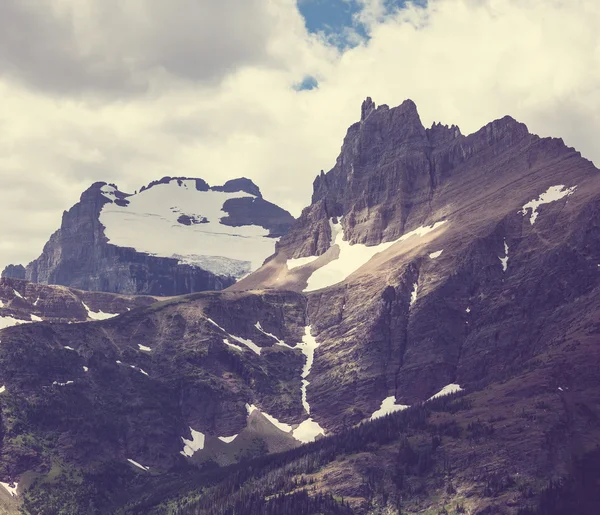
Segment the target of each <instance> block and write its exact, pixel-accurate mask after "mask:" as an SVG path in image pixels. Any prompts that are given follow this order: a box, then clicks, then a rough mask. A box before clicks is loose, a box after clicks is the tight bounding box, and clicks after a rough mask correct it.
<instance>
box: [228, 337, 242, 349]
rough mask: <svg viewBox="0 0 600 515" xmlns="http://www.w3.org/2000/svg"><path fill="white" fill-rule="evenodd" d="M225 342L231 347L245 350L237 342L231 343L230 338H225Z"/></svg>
mask: <svg viewBox="0 0 600 515" xmlns="http://www.w3.org/2000/svg"><path fill="white" fill-rule="evenodd" d="M223 343H224V344H225V345H229V346H230V347H233V348H234V349H236V350H239V351H241V352H243V351H244V349H242V348H241V347H240V346H239V345H236V344H235V343H229V340H228V339H227V338H223Z"/></svg>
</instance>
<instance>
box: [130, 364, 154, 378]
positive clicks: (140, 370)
mask: <svg viewBox="0 0 600 515" xmlns="http://www.w3.org/2000/svg"><path fill="white" fill-rule="evenodd" d="M129 366H130V367H131V368H133V369H134V370H137V371H138V372H141V373H142V374H144V375H145V376H148V377H150V376H149V375H148V372H145V371H144V370H142V369H141V368H140V367H136V366H135V365H129Z"/></svg>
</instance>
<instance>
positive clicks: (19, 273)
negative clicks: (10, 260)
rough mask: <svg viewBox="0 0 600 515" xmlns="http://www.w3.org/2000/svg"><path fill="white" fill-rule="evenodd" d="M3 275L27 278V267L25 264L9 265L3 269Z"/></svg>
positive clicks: (13, 277)
mask: <svg viewBox="0 0 600 515" xmlns="http://www.w3.org/2000/svg"><path fill="white" fill-rule="evenodd" d="M2 277H9V278H11V279H25V267H24V266H23V265H8V266H6V267H5V268H4V270H2Z"/></svg>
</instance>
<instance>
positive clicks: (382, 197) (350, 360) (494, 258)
mask: <svg viewBox="0 0 600 515" xmlns="http://www.w3.org/2000/svg"><path fill="white" fill-rule="evenodd" d="M184 183H185V182H184V181H183V180H182V185H178V183H175V184H177V185H175V184H174V183H173V181H167V183H166V184H165V185H166V186H168V187H177V188H184V186H183V184H184ZM187 186H188V189H190V187H191V185H190V184H189V183H188V184H187ZM246 186H248V188H247V189H246V191H245V193H246V194H247V195H254V196H256V195H257V192H256V190H251V187H250V186H249V185H247V184H246V185H245V186H244V188H246ZM155 187H157V185H153V186H152V187H151V188H150V191H151V190H152V189H153V188H155ZM194 187H196V186H195V185H194ZM203 187H204V186H203V184H202V183H201V184H200V188H203ZM239 187H240V185H239V184H237V185H233V186H231V185H229V186H227V185H225V186H224V187H223V188H221V189H218V190H215V191H218V192H219V193H223V194H229V193H231V192H230V191H228V190H229V189H232V190H234V191H239V190H237V188H239ZM99 188H100V191H101V195H102V196H108V197H109V198H110V199H112V200H113V202H112V203H110V204H108V203H107V205H109V207H110V208H109V209H108V210H107V211H106V212H104V211H103V213H104V214H102V213H101V214H100V215H99V220H100V221H99V222H98V223H100V222H102V223H103V224H104V226H105V227H106V232H107V234H106V237H109V238H111V236H110V234H111V232H110V231H111V220H110V218H111V217H113V216H114V217H118V216H121V213H122V212H121V211H120V210H121V209H127V207H134V208H135V209H134V210H133V211H130V212H129V213H138V212H143V209H141V208H140V207H139V206H138V205H137V204H136V201H135V200H133V199H132V197H124V196H122V195H121V194H120V192H118V190H116V189H111V188H107V187H106V186H100V187H99ZM184 190H185V188H184ZM143 193H144V192H140V193H139V194H138V195H141V194H143ZM247 198H252V197H246V196H241V197H238V198H235V199H231V202H233V203H234V204H236V206H237V207H239V209H240V211H238V214H237V215H235V214H231V212H230V216H229V217H227V219H226V220H227V222H229V223H232V224H236V223H241V222H242V221H244V220H252V221H253V222H254V223H256V224H260V223H261V222H260V220H259V218H257V217H258V215H256V214H254V213H253V212H252V211H251V210H252V207H251V204H253V203H255V202H256V201H255V200H252V201H248V200H246V199H247ZM126 201H128V202H129V204H125V202H126ZM102 202H104V201H102ZM227 202H229V200H228V201H227ZM120 204H122V205H120ZM238 204H239V206H238ZM242 204H243V205H242ZM103 205H104V204H103ZM124 206H127V207H124ZM177 209H178V210H177V211H174V212H172V213H173V216H177V217H180V216H185V217H186V218H184V219H182V220H185V221H184V222H182V225H184V226H185V227H196V226H199V227H201V226H202V225H203V224H206V223H207V222H204V221H203V218H202V217H206V218H209V219H210V217H209V216H206V215H205V214H203V213H202V212H199V211H190V210H186V209H179V208H177ZM123 216H124V215H123ZM169 216H170V215H169ZM236 216H237V217H238V218H236ZM265 216H267V215H265ZM104 217H106V218H104ZM268 217H270V215H268ZM103 220H104V222H103ZM188 222H189V224H188ZM208 223H210V222H208ZM221 223H222V224H223V223H225V222H224V220H223V219H222V220H221ZM599 227H600V173H599V171H598V170H597V169H596V168H595V167H594V165H593V164H592V163H591V162H589V161H587V160H585V159H583V158H582V157H581V156H580V154H579V153H578V152H576V151H575V150H573V149H571V148H568V147H566V146H565V145H564V144H563V142H562V141H561V140H558V139H550V138H539V137H537V136H535V135H532V134H530V133H529V131H528V130H527V128H526V127H525V126H524V125H523V124H520V123H518V122H516V121H515V120H513V119H512V118H509V117H506V118H503V119H501V120H497V121H494V122H492V123H490V124H488V125H486V126H485V127H484V128H482V129H481V130H479V131H477V132H476V133H474V134H471V135H469V136H464V135H462V134H461V133H460V130H459V129H458V128H457V127H455V126H452V127H447V126H442V125H439V124H434V125H433V126H432V127H431V128H429V129H425V128H424V127H423V125H422V124H421V121H420V119H419V116H418V113H417V110H416V107H415V105H414V103H412V102H411V101H406V102H404V103H403V104H402V105H401V106H399V107H397V108H393V109H390V108H388V107H387V106H380V107H379V108H377V107H376V106H375V105H374V103H373V102H372V101H371V100H370V99H367V101H366V102H365V103H364V104H363V106H362V112H361V120H360V122H358V123H357V124H355V125H353V126H352V127H350V129H349V130H348V134H347V135H346V138H345V140H344V145H343V147H342V150H341V153H340V156H339V157H338V159H337V161H336V164H335V166H334V167H333V169H332V170H331V171H329V172H328V173H327V174H325V173H322V174H321V175H320V176H319V177H317V179H316V180H315V183H314V193H313V198H312V203H311V205H310V206H309V207H307V208H306V209H305V210H304V212H303V213H302V216H301V217H300V219H299V220H298V221H297V222H296V223H295V224H294V225H293V227H292V228H291V230H290V231H289V232H288V233H287V234H286V235H284V236H283V237H282V238H281V240H280V241H279V243H278V244H277V253H276V254H275V255H274V256H272V257H271V258H270V259H269V260H268V261H267V262H266V263H265V264H264V265H263V266H262V267H260V268H259V269H258V270H256V271H255V272H253V273H252V274H250V275H249V276H247V277H245V278H243V279H241V280H240V281H238V282H237V283H235V284H234V285H232V286H231V287H229V288H228V290H226V291H224V292H216V293H199V294H193V295H188V296H185V297H180V298H176V299H169V300H166V301H164V302H160V303H155V304H152V305H151V306H148V307H142V308H140V309H136V310H132V311H131V312H126V313H124V314H123V315H121V316H119V317H116V318H113V319H110V320H105V321H102V322H93V323H84V324H49V323H47V322H44V323H37V324H27V325H26V326H24V325H21V326H19V327H11V328H8V329H6V330H4V331H3V333H2V335H1V340H2V345H0V385H4V386H3V389H2V394H1V395H0V406H1V409H2V431H3V432H2V435H3V447H2V455H1V456H2V459H1V461H0V466H1V467H3V468H0V480H1V481H3V482H7V481H17V480H18V481H19V484H20V485H21V486H20V487H19V488H20V489H19V495H21V496H22V498H23V499H24V503H25V504H24V506H25V507H26V512H27V513H51V511H44V510H45V509H46V507H47V506H49V505H50V504H49V501H48V499H50V498H51V499H52V500H53V502H59V501H60V502H63V503H66V502H68V503H70V504H69V506H73V508H72V511H67V513H78V512H81V510H82V509H83V508H85V509H88V510H89V511H90V512H91V513H178V514H185V513H194V514H198V513H210V514H211V515H215V514H221V513H223V514H226V513H227V514H229V513H234V512H236V510H237V512H239V510H240V506H245V507H246V508H247V509H248V510H249V511H248V513H251V514H253V513H277V509H276V508H275V506H279V507H281V506H285V507H284V508H281V509H280V512H286V513H294V511H293V510H294V509H296V508H297V507H298V506H303V507H304V508H302V509H305V512H307V513H310V512H311V511H310V510H313V512H323V513H357V514H367V513H369V514H383V513H405V512H406V513H417V512H420V513H424V512H428V511H427V510H429V512H430V513H438V512H442V513H444V512H447V513H452V514H454V513H465V512H466V513H479V514H482V515H483V514H493V513H503V514H504V513H506V514H515V515H516V514H517V513H519V514H521V515H523V514H524V513H531V512H527V511H520V510H527V509H530V508H531V509H533V508H535V507H537V506H542V507H543V506H545V505H544V502H546V503H548V499H552V495H556V493H557V492H559V491H563V490H564V491H566V490H568V489H570V490H569V495H571V496H572V497H573V498H578V497H579V498H580V499H584V498H585V499H590V496H589V495H588V494H589V492H593V491H594V490H595V486H596V483H597V481H598V480H600V470H597V467H596V468H594V466H593V465H590V463H592V464H593V463H594V462H595V460H596V459H597V448H598V446H599V445H600V408H599V406H600V378H599V376H598V373H597V364H598V362H599V359H600V347H599V346H598V345H597V342H598V341H600V340H599V335H598V331H599V329H598V328H599V325H598V314H599V313H600V283H599V281H600V277H599V274H600V271H599V270H600V268H599V267H600V238H599V236H600V229H599ZM273 230H276V229H273ZM142 232H143V231H142ZM282 232H283V231H282ZM277 234H281V232H279V233H277ZM121 236H122V235H120V236H119V235H115V236H114V237H115V238H117V237H121ZM127 237H130V236H129V235H127ZM249 237H250V238H252V235H249ZM111 241H112V239H111ZM136 248H138V247H137V246H136ZM146 251H147V252H151V251H152V250H150V249H146ZM154 252H157V251H156V250H155V251H154ZM156 259H159V258H156ZM28 271H29V269H28ZM5 281H6V279H5ZM18 291H20V290H18ZM6 295H7V297H6V298H7V299H8V296H10V291H9V292H8V293H7V294H6ZM14 296H15V294H14V293H13V297H14ZM24 296H25V295H24ZM25 297H26V298H28V299H29V298H30V297H31V298H32V295H27V296H25ZM2 298H3V299H4V297H2ZM11 298H12V297H11ZM86 304H87V301H86ZM72 406H77V408H78V409H77V410H75V411H74V410H73V409H72ZM394 412H396V413H394ZM392 413H394V414H393V415H391V416H390V417H385V418H382V417H384V415H386V414H392ZM369 421H370V422H369ZM361 422H369V423H366V424H362V425H358V424H360V423H361ZM357 426H358V427H357ZM323 435H325V436H332V438H321V437H322V436H323ZM305 442H312V443H309V444H308V445H306V446H299V445H300V443H305ZM286 450H287V452H286V453H284V454H282V455H278V456H274V457H273V458H272V459H270V458H265V457H263V458H261V459H260V460H259V461H251V462H249V463H248V465H247V466H246V465H240V466H239V467H238V468H235V466H234V467H233V468H231V469H217V468H214V467H216V465H217V464H218V465H222V466H223V465H229V464H232V463H234V462H236V461H239V460H240V459H246V458H252V457H255V456H261V455H264V454H265V453H266V452H279V451H286ZM128 460H132V461H128ZM194 466H200V467H201V470H200V472H198V471H197V469H196V468H194ZM202 467H204V468H202ZM582 471H585V473H583V472H582ZM584 476H585V477H586V478H587V479H585V481H584V480H583V479H581V478H582V477H584ZM57 477H58V478H59V479H56V478H57ZM78 477H83V478H84V479H83V480H81V481H80V482H79V483H78V482H77V480H76V479H73V478H78ZM34 479H35V480H37V482H34V483H33V486H32V487H29V488H27V487H28V485H30V484H32V482H33V481H34ZM305 485H310V486H309V487H308V488H307V489H305V490H306V492H307V493H308V495H309V496H310V497H311V498H312V501H311V500H310V499H307V498H303V497H301V496H300V497H298V494H299V493H301V491H302V490H303V489H304V486H305ZM9 486H10V485H9ZM546 488H547V490H545V489H546ZM561 489H562V490H561ZM200 491H201V492H202V495H200V494H199V493H198V492H200ZM73 492H77V494H76V495H75V494H73ZM544 492H545V493H544ZM278 494H285V495H281V496H278ZM288 494H293V495H288ZM330 494H331V496H330ZM579 494H581V495H579ZM318 495H324V496H325V497H317V496H318ZM340 497H344V498H345V499H346V500H347V502H348V503H349V504H348V506H346V503H345V504H344V505H343V506H342V505H340V503H338V502H337V500H336V499H339V498H340ZM544 499H546V501H544ZM172 500H174V501H173V502H171V501H172ZM91 501H93V503H94V504H93V506H92V503H91ZM317 501H318V502H317ZM269 502H271V503H272V504H269ZM586 502H588V501H586ZM169 503H170V504H169ZM236 503H237V504H236ZM276 503H281V504H276ZM285 503H288V504H285ZM293 503H298V504H293ZM311 503H312V504H311ZM319 503H320V504H319ZM589 503H591V504H589ZM589 503H588V505H586V507H585V509H583V508H582V509H580V508H581V506H580V507H579V508H577V509H576V510H575V511H573V510H571V511H570V512H573V513H575V512H576V513H590V514H591V513H595V512H594V511H593V509H592V510H591V511H590V510H588V509H587V507H588V506H594V505H595V506H596V507H597V503H596V504H594V503H595V498H594V497H593V496H592V497H591V501H589ZM317 504H318V506H317ZM90 506H92V507H91V508H90ZM336 506H337V508H336ZM557 506H559V505H558V504H557ZM561 506H565V505H561ZM82 507H83V508H82ZM186 507H187V508H186ZM70 509H71V508H70ZM94 509H95V510H96V511H94ZM298 509H299V508H298ZM561 509H562V508H561ZM77 510H79V511H77ZM153 510H154V511H153ZM169 510H170V511H169ZM186 510H187V511H186ZM269 510H270V511H269ZM282 510H283V511H282ZM307 510H308V511H307ZM319 510H321V511H319ZM336 510H337V511H336ZM394 510H395V511H394ZM577 510H579V511H577ZM299 512H302V511H299ZM596 512H597V510H596ZM541 513H561V512H560V511H554V512H552V511H541ZM562 513H569V511H568V510H567V511H563V512H562Z"/></svg>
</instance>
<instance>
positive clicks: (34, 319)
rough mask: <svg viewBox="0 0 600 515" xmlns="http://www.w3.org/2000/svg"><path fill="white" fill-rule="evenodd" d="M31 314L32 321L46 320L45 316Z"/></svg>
mask: <svg viewBox="0 0 600 515" xmlns="http://www.w3.org/2000/svg"><path fill="white" fill-rule="evenodd" d="M29 316H30V317H31V321H32V322H43V321H44V319H43V318H41V317H39V316H37V315H29Z"/></svg>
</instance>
